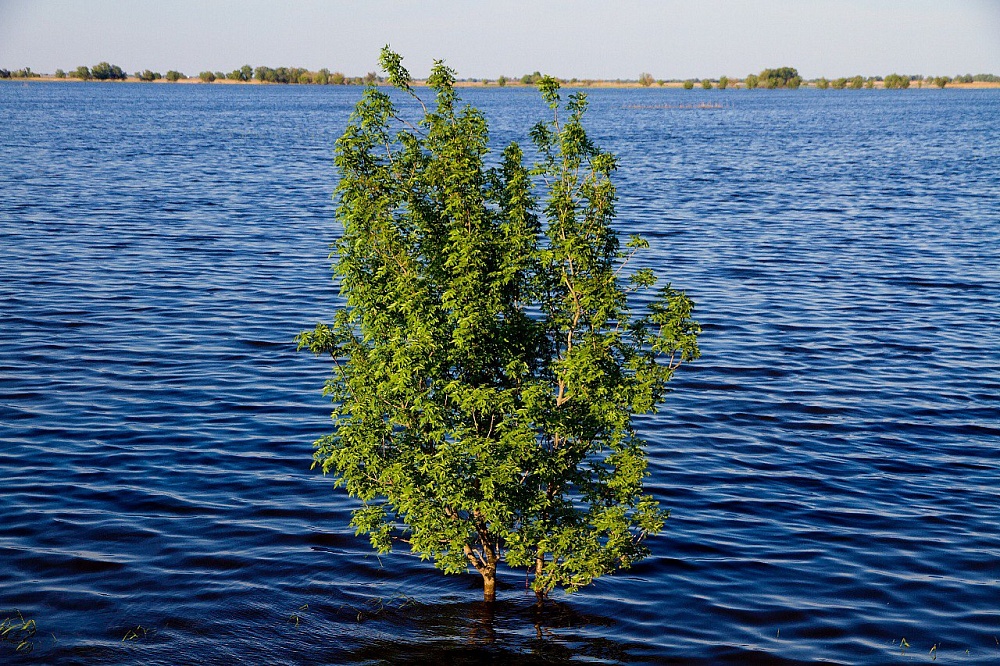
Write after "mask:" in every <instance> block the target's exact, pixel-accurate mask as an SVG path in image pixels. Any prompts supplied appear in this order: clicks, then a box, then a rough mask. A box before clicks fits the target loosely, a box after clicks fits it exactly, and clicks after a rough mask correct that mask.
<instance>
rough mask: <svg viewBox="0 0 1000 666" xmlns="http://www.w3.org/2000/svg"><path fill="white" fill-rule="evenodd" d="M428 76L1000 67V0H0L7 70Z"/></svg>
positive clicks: (0, 63)
mask: <svg viewBox="0 0 1000 666" xmlns="http://www.w3.org/2000/svg"><path fill="white" fill-rule="evenodd" d="M385 44H390V45H391V46H392V47H393V49H394V50H396V51H397V52H399V53H401V54H402V55H403V56H404V59H405V61H404V62H405V65H406V66H407V67H408V69H409V70H410V72H411V73H412V74H413V75H414V76H416V77H423V76H426V74H427V73H428V72H429V70H430V67H431V65H432V63H433V61H434V59H435V58H438V59H442V60H444V61H445V62H446V63H447V64H448V65H450V66H451V67H453V68H454V69H456V70H457V71H458V75H459V77H462V78H491V79H495V78H496V77H498V76H500V75H501V74H503V75H506V76H507V77H512V76H513V77H520V76H521V75H523V74H526V73H531V72H534V71H536V70H537V71H540V72H542V73H545V74H551V75H554V76H558V77H564V78H572V77H577V78H595V79H596V78H603V79H618V78H621V79H635V78H638V76H639V74H640V73H642V72H649V73H651V74H652V75H653V76H654V77H655V78H657V79H684V78H709V77H710V78H717V77H718V76H721V75H727V76H730V77H739V78H742V77H743V76H744V75H746V74H748V73H755V72H759V71H760V70H761V69H764V68H766V67H771V68H773V67H784V66H789V67H795V68H797V69H798V70H799V73H800V74H801V75H802V76H803V77H805V78H816V77H820V76H826V77H828V78H835V77H838V76H851V75H854V74H861V75H864V76H876V75H882V76H884V75H885V74H889V73H893V72H897V73H900V74H911V75H912V74H923V75H948V76H954V75H956V74H964V73H972V74H977V73H993V74H998V75H1000V0H867V1H863V0H745V1H741V0H611V1H609V0H529V1H525V0H501V1H496V2H488V1H484V0H356V1H349V0H325V1H324V0H283V1H282V2H265V1H263V0H243V1H236V0H196V1H195V0H156V1H151V0H87V1H82V0H0V67H3V68H7V69H19V68H22V67H25V66H28V67H31V68H32V70H34V71H36V72H43V73H51V72H54V71H55V70H56V69H58V68H61V69H64V70H66V71H69V70H72V69H74V68H75V67H76V66H78V65H88V66H92V65H94V64H96V63H98V62H101V61H108V62H110V63H112V64H115V65H118V66H120V67H121V68H122V69H124V70H125V71H126V72H135V71H139V70H143V69H151V70H154V71H159V72H161V73H165V72H166V71H167V70H170V69H174V70H178V71H181V72H184V73H187V74H189V75H196V74H197V73H198V72H201V71H204V70H212V71H217V70H222V71H227V72H228V71H231V70H233V69H236V68H238V67H240V66H241V65H243V64H249V65H251V66H257V65H267V66H271V67H278V66H288V67H304V68H306V69H311V70H316V69H319V68H321V67H326V68H328V69H330V70H331V71H340V72H344V73H345V74H347V75H349V76H359V75H363V74H364V73H366V72H369V71H376V70H377V69H378V67H377V63H378V53H379V50H380V49H381V47H382V46H384V45H385Z"/></svg>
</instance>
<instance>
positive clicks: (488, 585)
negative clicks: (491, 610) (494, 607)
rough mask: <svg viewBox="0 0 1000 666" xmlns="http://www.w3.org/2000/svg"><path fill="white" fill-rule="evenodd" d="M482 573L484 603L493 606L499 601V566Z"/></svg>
mask: <svg viewBox="0 0 1000 666" xmlns="http://www.w3.org/2000/svg"><path fill="white" fill-rule="evenodd" d="M480 573H482V574H483V601H484V602H485V603H488V604H492V603H493V602H494V601H496V600H497V565H496V564H494V565H493V566H491V567H490V568H488V569H486V570H485V571H481V572H480Z"/></svg>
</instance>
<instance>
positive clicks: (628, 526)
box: [298, 47, 700, 601]
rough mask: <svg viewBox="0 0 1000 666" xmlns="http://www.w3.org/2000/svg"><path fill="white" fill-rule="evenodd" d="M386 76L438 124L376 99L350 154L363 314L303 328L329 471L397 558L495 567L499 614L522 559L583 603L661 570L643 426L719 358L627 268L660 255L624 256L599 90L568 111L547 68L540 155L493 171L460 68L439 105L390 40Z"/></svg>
mask: <svg viewBox="0 0 1000 666" xmlns="http://www.w3.org/2000/svg"><path fill="white" fill-rule="evenodd" d="M381 64H382V67H383V68H384V69H385V70H386V71H387V72H388V75H389V82H390V83H391V84H392V85H393V86H395V87H396V88H397V89H399V90H400V91H402V92H403V93H405V94H408V95H410V96H412V97H413V98H416V99H417V102H415V103H414V104H417V103H419V105H420V107H422V108H423V116H422V118H421V119H420V120H418V121H417V122H411V121H408V120H406V119H405V118H404V117H403V114H402V111H401V109H400V107H397V105H396V103H394V101H393V99H392V98H391V97H390V96H389V95H388V94H386V93H385V92H382V91H380V90H379V89H377V88H376V87H374V86H371V87H369V88H368V89H367V90H366V91H365V93H364V96H363V98H362V100H361V101H360V102H359V103H358V105H357V107H356V109H355V111H354V113H353V115H352V116H351V120H350V122H349V124H348V127H347V129H346V131H345V132H344V134H343V136H342V137H341V138H340V140H339V141H338V142H337V150H336V164H337V167H338V168H339V170H340V174H341V180H340V183H339V185H338V187H337V194H336V197H337V199H338V202H339V203H338V208H337V218H338V219H339V220H340V221H341V222H342V223H343V225H344V231H343V235H342V237H341V238H340V240H339V241H338V243H337V245H336V250H335V255H336V263H335V264H334V270H335V274H336V276H337V278H339V281H340V288H341V293H342V294H343V296H344V297H346V307H344V308H342V309H340V310H339V311H337V313H336V315H335V317H334V320H333V322H332V324H330V325H323V324H321V325H318V326H317V327H316V328H315V330H312V331H306V332H303V333H301V334H300V335H299V337H298V343H299V347H300V349H301V348H308V349H310V350H311V351H313V352H314V353H316V354H329V355H330V356H331V357H332V358H333V360H334V368H333V375H332V377H331V378H330V379H329V381H328V382H327V385H326V389H325V392H326V393H327V394H328V395H329V396H330V397H331V398H332V399H333V402H334V411H333V420H334V424H335V428H334V432H333V433H332V434H330V435H328V436H326V437H323V438H321V439H320V440H318V441H317V442H316V452H315V456H314V458H315V460H314V466H317V465H318V466H320V467H321V468H322V469H323V472H324V473H327V472H332V473H333V474H334V475H335V476H336V477H337V484H338V485H344V486H345V488H346V490H347V492H348V493H349V494H350V495H352V496H354V497H357V498H359V499H360V500H361V502H362V506H361V507H360V508H358V509H357V510H356V511H355V512H354V517H353V520H352V525H353V526H354V527H355V528H356V529H357V532H358V534H362V533H365V534H367V535H368V536H369V537H370V539H371V543H372V546H373V547H374V548H375V549H377V550H378V551H380V552H385V551H388V550H389V549H390V548H391V546H392V544H393V543H394V542H397V541H398V542H403V543H407V544H409V546H410V548H411V549H412V550H413V551H415V552H417V553H419V554H420V556H421V557H422V558H425V559H433V560H434V563H435V564H436V566H437V567H439V568H441V569H443V570H444V571H445V572H447V573H458V572H462V571H466V570H468V569H469V567H470V566H471V567H474V568H475V569H476V570H477V571H478V572H479V573H480V574H481V575H482V577H483V585H484V598H485V599H486V601H493V600H494V598H495V594H496V593H495V589H496V575H497V565H498V563H499V562H501V561H502V560H503V561H505V562H506V563H507V565H509V566H511V567H524V568H527V569H528V570H529V572H530V574H531V576H532V577H533V583H532V587H533V589H534V591H535V593H536V595H538V598H539V600H541V599H543V598H544V597H545V596H546V595H547V594H548V593H549V592H550V591H551V590H552V589H553V588H555V587H561V588H564V589H566V590H567V591H573V590H576V589H578V588H580V587H582V586H584V585H587V584H589V583H590V582H592V581H593V580H594V579H595V578H597V577H598V576H601V575H603V574H607V573H610V572H613V571H615V570H617V569H621V568H625V567H628V566H629V565H631V564H632V563H633V562H635V561H637V560H639V559H641V558H642V557H643V556H644V555H645V554H646V553H647V551H646V548H645V546H644V543H643V542H644V539H645V538H646V537H647V536H649V535H652V534H656V533H657V532H659V531H660V530H661V529H662V527H663V522H664V519H665V518H666V513H665V512H664V511H662V510H661V509H660V508H659V506H658V504H657V502H656V501H655V500H654V499H653V498H652V497H651V496H650V495H648V494H647V493H645V492H644V490H643V479H644V477H646V476H647V472H646V458H645V454H644V450H643V449H644V443H643V441H642V440H641V439H640V438H639V436H638V434H637V433H636V431H635V429H634V427H633V424H632V416H633V415H635V414H642V413H649V412H654V411H656V408H657V405H658V404H659V403H661V401H662V400H663V398H664V396H665V394H666V391H667V387H666V385H667V381H668V380H669V379H670V377H671V375H672V374H673V372H674V371H675V370H676V368H677V367H678V365H680V363H681V362H682V361H687V360H689V359H693V358H696V357H697V356H698V347H697V334H698V333H699V330H700V329H699V328H698V325H697V323H695V322H694V321H692V320H691V318H690V315H691V312H692V307H693V305H692V302H691V300H690V299H689V298H688V297H687V296H686V295H685V294H683V293H681V292H679V291H676V290H674V289H672V288H671V287H670V286H669V285H667V286H665V287H662V288H659V289H656V288H655V282H656V278H655V277H654V275H653V274H652V272H651V271H650V270H649V269H641V270H632V269H631V268H630V267H627V264H628V261H629V259H631V258H632V257H633V256H634V255H635V254H636V253H637V252H640V251H641V250H643V249H644V248H646V247H648V244H647V243H646V242H645V241H644V240H642V239H640V238H638V237H632V239H631V240H630V241H629V242H628V243H627V244H626V245H625V246H624V247H622V245H621V244H620V243H619V239H618V236H617V234H616V233H615V231H614V229H613V228H612V226H611V223H612V221H613V219H614V217H615V200H616V192H615V186H614V184H613V182H612V180H611V176H612V173H613V172H614V171H615V169H616V159H615V157H614V156H613V155H611V154H609V153H606V152H603V151H601V150H600V149H599V148H598V147H597V146H595V145H594V144H593V143H592V141H591V140H590V139H589V138H588V136H587V134H586V132H585V131H584V127H583V123H582V121H583V116H584V112H585V111H586V109H587V101H586V96H585V95H584V94H583V93H577V94H573V95H570V96H569V99H568V102H567V103H566V104H565V105H564V106H562V107H561V103H562V100H561V98H560V94H559V84H558V82H556V81H555V80H554V79H552V78H550V77H541V79H540V82H539V89H540V91H541V94H542V96H543V98H544V99H545V101H546V102H547V103H548V105H549V107H550V108H551V110H552V116H551V119H550V120H548V121H545V122H539V123H538V124H536V125H535V126H534V127H533V128H532V130H531V138H532V140H533V142H534V144H535V146H536V147H537V150H538V153H539V155H540V156H541V157H540V162H539V163H538V164H537V165H535V166H534V168H531V169H529V168H527V167H526V166H525V165H524V164H523V155H522V151H521V149H520V148H519V146H518V145H517V144H516V143H512V144H510V145H509V146H508V147H507V148H506V149H505V150H504V151H503V156H502V158H501V159H500V160H499V163H498V164H496V165H495V166H492V167H491V166H489V165H488V162H487V158H488V157H489V154H490V152H489V147H488V134H487V123H486V120H485V118H484V117H483V115H482V114H481V113H480V112H479V111H478V110H476V109H474V108H472V107H469V106H460V105H459V100H458V97H457V95H456V92H455V90H454V87H453V86H454V82H455V72H454V71H453V70H451V69H450V68H448V67H446V66H445V65H444V64H442V63H441V62H440V61H438V62H436V63H435V65H434V68H433V71H432V74H431V76H430V78H429V79H428V85H429V86H430V87H431V88H432V89H433V90H434V92H435V94H436V100H435V104H434V106H433V108H432V109H427V108H426V107H424V103H423V102H422V101H420V100H419V98H418V97H417V95H416V94H415V92H414V90H413V89H412V88H411V86H410V76H409V74H408V72H407V71H406V70H405V69H404V68H403V66H402V61H401V58H400V57H399V56H398V55H397V54H395V53H393V52H392V51H390V50H389V49H388V47H386V49H384V50H383V52H382V57H381ZM411 108H412V107H411ZM560 111H563V112H564V113H565V114H566V116H567V117H565V118H563V117H561V114H560ZM536 182H537V183H539V184H540V185H542V187H543V189H544V191H545V193H546V194H545V197H544V203H542V204H539V203H538V202H537V201H536V198H535V194H534V183H536ZM637 293H641V294H643V296H642V298H643V299H645V300H644V302H647V303H648V304H649V305H648V309H647V311H646V312H644V313H642V314H637V313H634V312H633V311H632V309H631V308H630V298H631V297H633V296H634V295H635V294H637Z"/></svg>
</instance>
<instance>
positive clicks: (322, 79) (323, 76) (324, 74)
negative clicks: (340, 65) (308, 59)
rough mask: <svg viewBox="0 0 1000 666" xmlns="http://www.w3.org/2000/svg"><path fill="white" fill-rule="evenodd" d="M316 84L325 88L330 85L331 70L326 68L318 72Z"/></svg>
mask: <svg viewBox="0 0 1000 666" xmlns="http://www.w3.org/2000/svg"><path fill="white" fill-rule="evenodd" d="M316 83H318V84H319V85H321V86H325V85H326V84H328V83H330V70H328V69H327V68H326V67H324V68H323V69H321V70H319V71H318V72H316Z"/></svg>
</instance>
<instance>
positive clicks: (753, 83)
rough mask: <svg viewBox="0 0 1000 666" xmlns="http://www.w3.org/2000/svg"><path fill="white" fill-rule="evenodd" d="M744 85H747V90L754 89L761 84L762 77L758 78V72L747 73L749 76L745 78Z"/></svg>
mask: <svg viewBox="0 0 1000 666" xmlns="http://www.w3.org/2000/svg"><path fill="white" fill-rule="evenodd" d="M743 85H745V86H746V87H747V90H753V89H754V88H756V87H757V86H759V85H760V79H759V78H757V75H756V74H747V78H745V79H743Z"/></svg>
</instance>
